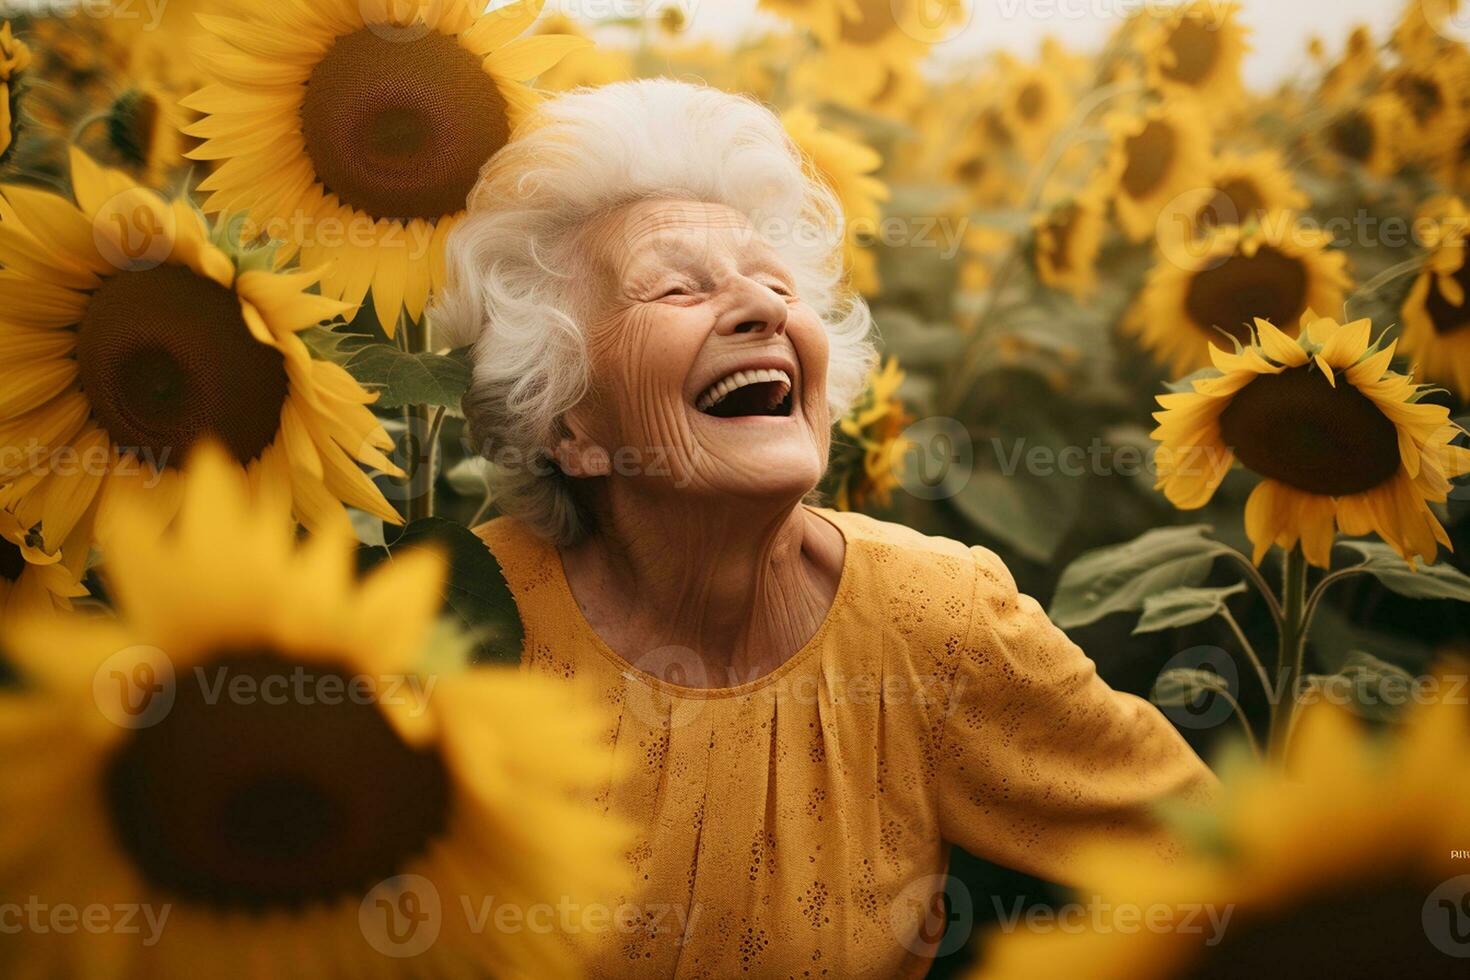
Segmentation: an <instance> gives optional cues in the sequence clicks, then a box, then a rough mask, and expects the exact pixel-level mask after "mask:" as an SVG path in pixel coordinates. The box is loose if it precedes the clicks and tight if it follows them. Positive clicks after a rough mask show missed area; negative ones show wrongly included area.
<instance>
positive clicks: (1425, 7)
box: [1390, 0, 1462, 64]
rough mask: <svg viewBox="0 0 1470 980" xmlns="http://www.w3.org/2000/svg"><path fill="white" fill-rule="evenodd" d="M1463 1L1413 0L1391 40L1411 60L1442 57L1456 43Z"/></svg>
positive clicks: (1396, 48) (1418, 61)
mask: <svg viewBox="0 0 1470 980" xmlns="http://www.w3.org/2000/svg"><path fill="white" fill-rule="evenodd" d="M1461 2H1462V0H1410V2H1408V3H1406V4H1404V15H1403V17H1401V18H1400V19H1399V22H1398V26H1396V27H1395V28H1394V31H1393V36H1392V38H1391V39H1390V43H1391V44H1392V45H1393V49H1394V50H1395V51H1396V52H1398V54H1399V57H1400V58H1401V59H1403V61H1405V62H1407V63H1411V64H1412V63H1420V64H1422V63H1424V62H1426V61H1432V60H1434V59H1435V58H1438V57H1441V56H1442V55H1443V54H1444V53H1445V52H1446V51H1449V50H1452V49H1453V48H1454V47H1456V45H1455V44H1454V42H1452V41H1451V40H1450V32H1451V30H1452V29H1453V27H1454V26H1455V25H1454V21H1453V20H1452V18H1455V17H1457V16H1458V15H1459V13H1460V5H1461Z"/></svg>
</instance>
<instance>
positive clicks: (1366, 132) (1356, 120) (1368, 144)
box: [1327, 112, 1376, 163]
mask: <svg viewBox="0 0 1470 980" xmlns="http://www.w3.org/2000/svg"><path fill="white" fill-rule="evenodd" d="M1327 138H1328V139H1329V140H1330V141H1331V143H1332V148H1333V149H1334V150H1336V151H1337V152H1338V153H1341V154H1342V155H1343V156H1345V157H1347V158H1348V159H1349V160H1356V161H1357V162H1358V163H1363V162H1366V161H1367V160H1368V158H1369V157H1371V156H1372V155H1373V148H1374V146H1375V142H1376V141H1375V134H1374V132H1373V124H1372V123H1371V122H1370V121H1369V120H1368V117H1367V116H1366V115H1364V114H1363V113H1361V112H1350V113H1348V114H1347V115H1345V116H1343V117H1342V118H1341V119H1339V120H1337V122H1335V123H1333V124H1332V126H1331V128H1330V129H1328V131H1327Z"/></svg>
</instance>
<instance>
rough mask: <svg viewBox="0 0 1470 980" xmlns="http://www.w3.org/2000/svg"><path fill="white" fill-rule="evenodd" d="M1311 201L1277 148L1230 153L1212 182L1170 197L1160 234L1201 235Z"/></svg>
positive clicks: (1215, 169)
mask: <svg viewBox="0 0 1470 980" xmlns="http://www.w3.org/2000/svg"><path fill="white" fill-rule="evenodd" d="M1310 203H1311V201H1310V200H1309V199H1308V197H1307V195H1305V194H1303V193H1302V192H1301V191H1300V190H1298V189H1297V187H1296V183H1295V182H1294V181H1293V180H1292V177H1291V174H1290V173H1289V172H1287V170H1286V168H1285V166H1283V164H1282V162H1281V155H1280V154H1279V153H1277V152H1276V151H1275V150H1260V151H1258V152H1256V153H1252V154H1248V155H1247V154H1241V153H1224V154H1221V155H1220V156H1219V157H1218V158H1216V160H1215V162H1214V166H1213V167H1212V168H1211V170H1210V174H1209V179H1208V181H1207V183H1206V186H1204V187H1201V188H1199V189H1198V190H1195V191H1191V192H1189V193H1187V194H1183V195H1181V196H1180V197H1178V198H1176V199H1175V200H1174V201H1172V202H1170V207H1169V210H1168V211H1166V212H1165V213H1164V215H1163V216H1162V217H1161V218H1160V220H1159V231H1158V233H1159V237H1160V238H1167V237H1171V236H1173V237H1183V238H1184V239H1186V240H1189V239H1194V238H1197V237H1199V236H1200V235H1201V234H1204V233H1208V232H1209V231H1212V230H1213V229H1215V228H1218V227H1221V226H1222V225H1242V226H1244V225H1250V224H1252V223H1255V222H1260V221H1262V220H1265V219H1266V218H1267V216H1268V215H1270V214H1272V213H1273V212H1278V211H1300V210H1302V209H1303V208H1305V207H1306V206H1307V205H1308V204H1310Z"/></svg>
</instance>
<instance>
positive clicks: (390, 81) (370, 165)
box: [301, 28, 510, 221]
mask: <svg viewBox="0 0 1470 980" xmlns="http://www.w3.org/2000/svg"><path fill="white" fill-rule="evenodd" d="M301 133H302V136H303V137H304V138H305V142H306V152H307V155H308V156H310V157H311V162H312V166H313V167H314V168H315V169H316V175H317V178H318V179H319V180H320V181H321V183H322V185H323V186H324V187H325V188H326V189H327V191H328V192H330V193H332V194H335V195H337V197H339V198H340V199H341V200H342V203H343V204H346V205H348V206H349V207H353V208H357V209H358V210H360V211H364V212H366V213H367V214H368V215H370V216H371V217H373V218H375V219H378V218H382V219H387V220H395V221H410V220H413V219H415V218H420V219H424V220H428V221H432V220H435V219H437V218H442V217H444V216H445V215H449V214H454V213H455V212H457V211H460V210H463V209H464V206H465V199H466V198H467V197H469V193H470V191H471V190H473V189H474V186H475V182H476V181H477V180H478V179H479V176H480V168H481V167H482V166H484V164H485V162H486V161H487V160H489V159H490V158H491V157H492V156H494V155H495V154H496V153H497V152H498V151H499V150H500V149H501V148H502V147H503V146H505V144H506V142H507V141H508V140H509V139H510V120H509V116H508V113H507V106H506V102H505V97H504V96H502V95H501V94H500V89H499V88H498V87H497V86H496V84H495V80H494V79H493V78H491V77H490V75H488V74H487V73H486V72H485V70H484V69H483V68H481V67H480V62H479V60H478V59H477V58H476V57H475V56H474V55H473V54H471V53H470V52H469V51H466V50H465V49H464V48H463V47H461V46H460V44H459V42H458V41H456V40H455V39H454V38H452V37H448V36H446V35H444V34H440V33H438V32H432V31H431V32H430V33H428V34H425V35H424V36H423V37H421V38H418V39H417V40H414V41H408V42H397V41H390V40H388V39H386V38H382V37H379V36H378V35H377V34H375V33H373V32H372V31H371V30H368V29H366V28H364V29H362V30H360V31H357V32H356V33H353V34H346V35H344V36H342V37H339V38H337V40H336V41H334V42H333V44H332V47H331V49H330V50H329V51H327V53H326V54H325V55H323V56H322V59H321V61H320V62H318V63H317V66H316V68H314V69H313V70H312V73H311V77H310V78H309V79H308V80H307V84H306V96H305V98H303V99H302V102H301Z"/></svg>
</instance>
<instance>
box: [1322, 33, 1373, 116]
mask: <svg viewBox="0 0 1470 980" xmlns="http://www.w3.org/2000/svg"><path fill="white" fill-rule="evenodd" d="M1378 74H1379V65H1378V48H1377V46H1376V45H1375V44H1374V43H1373V33H1372V31H1370V30H1369V29H1368V27H1367V26H1365V25H1361V24H1360V25H1359V26H1357V27H1355V28H1354V29H1353V32H1352V33H1351V34H1350V35H1348V41H1347V48H1346V50H1344V52H1343V55H1342V58H1341V60H1339V61H1338V62H1337V63H1336V64H1335V65H1333V66H1332V67H1331V68H1329V69H1327V71H1326V72H1325V73H1324V74H1323V76H1322V84H1321V85H1320V86H1319V87H1318V89H1317V94H1318V96H1319V98H1320V101H1321V102H1322V103H1323V104H1326V105H1341V104H1344V103H1347V102H1356V101H1358V96H1359V93H1360V91H1361V89H1362V88H1363V87H1364V86H1365V85H1367V84H1370V83H1372V82H1373V81H1374V80H1376V79H1377V77H1378Z"/></svg>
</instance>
